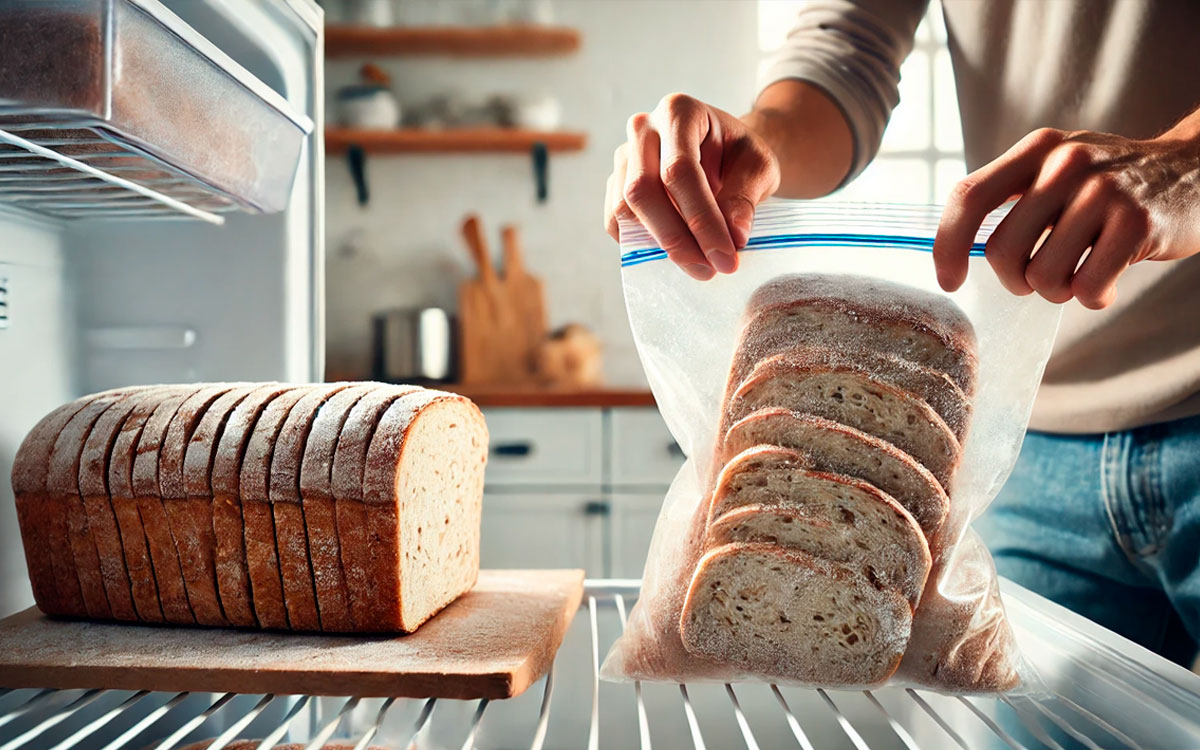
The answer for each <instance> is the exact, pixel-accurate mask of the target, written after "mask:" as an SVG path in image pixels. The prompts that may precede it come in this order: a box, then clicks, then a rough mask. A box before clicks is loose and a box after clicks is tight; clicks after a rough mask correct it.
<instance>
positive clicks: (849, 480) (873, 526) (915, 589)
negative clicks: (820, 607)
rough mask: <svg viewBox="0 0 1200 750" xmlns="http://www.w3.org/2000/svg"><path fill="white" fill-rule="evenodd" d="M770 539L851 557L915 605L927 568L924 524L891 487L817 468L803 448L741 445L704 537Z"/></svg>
mask: <svg viewBox="0 0 1200 750" xmlns="http://www.w3.org/2000/svg"><path fill="white" fill-rule="evenodd" d="M730 542H766V543H771V544H778V545H781V546H784V547H789V548H793V549H798V550H800V551H802V552H806V553H808V554H810V555H814V556H816V557H823V558H826V559H828V560H832V561H834V562H837V563H841V564H843V565H846V566H848V567H850V568H852V569H854V570H857V571H858V572H860V573H862V574H863V576H865V577H866V578H867V579H868V580H869V581H872V582H874V583H877V584H879V585H882V586H885V587H887V588H891V589H894V590H896V591H899V592H900V593H901V594H903V595H904V598H905V599H907V600H908V602H909V604H910V605H911V606H912V607H916V606H917V601H918V600H919V599H920V598H921V590H922V588H923V587H924V586H925V579H926V577H927V576H928V575H929V566H930V554H929V545H928V544H927V543H926V541H925V535H924V534H922V533H921V528H920V527H919V526H917V522H916V521H914V520H913V518H912V516H911V515H909V513H908V511H906V510H904V508H902V507H901V506H900V504H899V503H897V502H896V501H895V500H893V499H892V498H891V496H889V495H888V494H887V493H886V492H883V491H882V490H880V489H879V488H878V487H875V486H874V485H872V484H868V483H866V482H864V481H862V480H859V479H855V478H853V477H848V476H845V475H842V474H831V473H829V472H820V471H813V470H811V469H809V468H808V467H807V461H806V460H805V458H804V456H803V455H802V454H799V453H797V452H795V451H790V450H788V449H786V448H779V447H776V446H770V445H760V446H756V447H754V448H749V449H747V450H745V451H742V452H741V453H739V454H738V455H737V456H736V457H734V459H733V460H732V461H730V462H729V463H728V464H727V465H726V466H725V468H724V470H722V472H721V475H720V478H719V479H718V480H717V485H716V488H715V489H714V490H713V500H712V515H711V520H710V521H709V524H708V534H707V544H708V546H709V547H719V546H721V545H724V544H728V543H730Z"/></svg>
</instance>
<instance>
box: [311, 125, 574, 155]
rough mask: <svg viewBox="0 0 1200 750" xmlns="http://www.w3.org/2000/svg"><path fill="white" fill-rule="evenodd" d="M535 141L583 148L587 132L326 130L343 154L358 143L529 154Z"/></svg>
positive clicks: (328, 142)
mask: <svg viewBox="0 0 1200 750" xmlns="http://www.w3.org/2000/svg"><path fill="white" fill-rule="evenodd" d="M535 143H545V144H546V148H547V149H548V150H550V151H580V150H582V149H583V147H584V146H585V145H587V134H586V133H576V132H570V131H553V132H539V131H535V130H517V129H506V128H469V129H468V128H462V129H448V130H421V129H417V128H401V129H398V130H356V129H352V128H329V129H326V131H325V151H326V153H342V152H344V151H345V150H346V149H347V148H349V147H350V146H351V145H358V146H361V147H362V148H363V150H365V151H366V152H367V153H376V154H400V153H435V152H464V153H467V152H483V151H507V152H520V153H528V152H529V150H530V149H532V148H533V145H534V144H535Z"/></svg>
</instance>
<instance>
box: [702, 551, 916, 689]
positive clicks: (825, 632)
mask: <svg viewBox="0 0 1200 750" xmlns="http://www.w3.org/2000/svg"><path fill="white" fill-rule="evenodd" d="M911 626H912V611H911V609H910V608H909V605H908V602H907V601H906V600H905V599H904V597H903V596H901V595H900V594H899V593H897V592H895V591H892V590H889V589H882V590H881V589H879V588H876V587H875V586H873V585H872V584H871V583H870V582H869V581H868V580H867V579H866V578H864V577H863V576H862V575H860V574H859V573H857V572H855V571H853V570H851V569H850V568H848V567H846V566H842V565H838V564H836V563H832V562H830V561H828V560H822V559H820V558H817V557H813V556H812V555H807V554H805V553H803V552H800V551H798V550H793V549H786V548H783V547H780V546H777V545H773V544H728V545H725V546H722V547H717V548H716V549H712V550H710V551H709V552H708V553H706V554H705V555H704V557H703V558H701V560H700V563H699V564H698V565H697V566H696V573H695V576H694V577H693V578H692V582H691V586H690V587H689V588H688V593H687V600H686V602H685V603H684V606H683V612H682V615H681V619H680V624H679V627H680V635H681V637H682V639H683V645H684V647H685V648H686V649H687V650H688V651H689V652H691V653H693V654H696V655H698V656H701V657H704V658H707V659H713V660H717V661H720V662H722V663H724V664H727V665H729V666H730V667H731V668H732V669H733V670H734V671H735V672H737V673H739V674H751V675H754V676H757V677H765V678H768V679H771V680H773V681H778V682H789V683H803V684H811V685H822V686H826V687H844V688H851V687H857V688H866V687H872V686H875V685H879V684H881V683H882V682H884V681H885V680H887V678H888V677H890V676H891V675H892V673H893V672H894V671H895V670H896V666H897V665H898V664H899V663H900V658H901V656H902V655H903V653H904V648H905V646H906V645H907V643H908V638H909V633H910V629H911Z"/></svg>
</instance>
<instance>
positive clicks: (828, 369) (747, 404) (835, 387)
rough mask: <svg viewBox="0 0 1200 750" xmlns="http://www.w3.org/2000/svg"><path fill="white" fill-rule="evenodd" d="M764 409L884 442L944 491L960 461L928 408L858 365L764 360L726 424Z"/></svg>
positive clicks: (737, 395)
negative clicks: (810, 418) (927, 473)
mask: <svg viewBox="0 0 1200 750" xmlns="http://www.w3.org/2000/svg"><path fill="white" fill-rule="evenodd" d="M764 407H780V408H784V409H788V410H790V411H794V412H798V413H801V414H812V415H813V416H817V417H824V418H825V419H830V420H832V421H834V422H841V423H842V424H845V425H849V426H850V427H853V428H855V429H858V430H861V431H863V432H865V433H867V434H868V435H874V436H875V437H877V438H880V439H881V440H886V441H887V442H889V443H891V444H892V445H894V446H896V447H897V448H899V449H900V450H902V451H904V452H905V453H907V454H909V455H910V456H912V457H913V458H915V459H917V460H918V461H920V462H921V464H923V465H924V466H925V468H927V469H929V471H930V473H932V474H933V476H934V477H936V478H937V480H938V482H940V483H941V485H942V487H943V488H947V489H948V488H949V486H950V479H951V477H953V475H954V471H955V470H956V469H957V468H958V462H959V460H960V459H961V458H962V449H961V447H960V446H959V444H958V439H957V438H955V437H954V433H953V432H951V430H950V428H949V427H948V426H947V425H946V423H945V422H944V421H943V420H942V418H941V416H939V415H938V413H937V412H935V411H934V410H933V408H932V407H930V406H929V404H927V403H925V402H924V401H922V400H921V399H920V398H918V397H917V396H915V395H913V394H912V393H911V392H909V391H906V390H903V389H901V388H898V387H896V386H894V385H890V384H889V383H888V382H887V380H886V379H885V378H883V377H881V376H879V375H878V374H876V373H875V372H873V371H872V370H871V369H870V368H868V367H864V366H862V365H859V364H857V363H851V362H840V363H838V364H829V363H827V362H822V361H819V359H818V358H816V357H806V358H803V359H801V358H790V359H783V358H780V357H772V358H771V359H767V360H764V361H762V362H760V363H759V364H758V365H757V366H756V367H755V368H754V370H753V371H752V372H751V373H750V375H749V377H747V378H746V380H745V381H744V382H743V383H742V384H741V386H740V387H739V388H738V389H737V391H735V392H734V394H733V396H732V397H731V398H730V399H729V405H728V410H729V421H730V422H731V423H732V422H736V421H737V420H738V419H741V418H742V417H744V416H746V415H747V414H749V413H751V412H753V411H756V410H757V409H761V408H764Z"/></svg>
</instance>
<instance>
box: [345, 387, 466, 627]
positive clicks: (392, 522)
mask: <svg viewBox="0 0 1200 750" xmlns="http://www.w3.org/2000/svg"><path fill="white" fill-rule="evenodd" d="M487 443H488V433H487V426H486V425H485V424H484V421H483V415H482V414H481V413H480V411H479V409H478V407H476V406H475V404H473V403H471V401H469V400H468V399H466V398H464V397H462V396H459V395H456V394H451V393H443V392H441V391H433V390H420V391H413V392H411V393H406V394H404V395H402V396H401V397H400V398H398V399H396V400H395V401H393V402H392V403H391V405H390V406H389V407H388V409H387V411H386V412H384V413H383V415H382V416H381V417H380V419H379V422H378V424H377V425H376V427H375V431H374V434H373V435H372V436H371V443H370V447H369V448H368V450H367V454H366V463H365V465H364V469H363V502H364V503H365V504H366V510H367V525H368V533H369V538H370V539H371V544H370V554H371V569H370V578H369V582H370V586H371V613H372V614H371V623H370V626H369V629H370V630H377V631H400V632H409V633H410V632H412V631H414V630H416V629H417V628H418V627H420V625H421V623H423V622H425V621H426V620H427V619H429V618H430V617H432V616H433V615H434V614H436V613H437V612H438V611H440V610H441V609H442V608H443V607H445V606H446V605H447V604H449V603H450V602H452V601H454V600H455V599H457V598H458V597H459V596H460V595H461V594H463V593H465V592H466V591H468V590H469V589H470V588H471V587H472V586H474V585H475V580H476V578H477V577H478V575H479V529H480V513H481V510H482V500H483V470H484V466H485V464H486V463H487Z"/></svg>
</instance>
